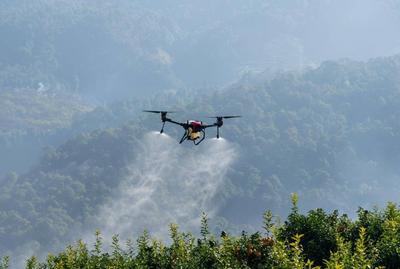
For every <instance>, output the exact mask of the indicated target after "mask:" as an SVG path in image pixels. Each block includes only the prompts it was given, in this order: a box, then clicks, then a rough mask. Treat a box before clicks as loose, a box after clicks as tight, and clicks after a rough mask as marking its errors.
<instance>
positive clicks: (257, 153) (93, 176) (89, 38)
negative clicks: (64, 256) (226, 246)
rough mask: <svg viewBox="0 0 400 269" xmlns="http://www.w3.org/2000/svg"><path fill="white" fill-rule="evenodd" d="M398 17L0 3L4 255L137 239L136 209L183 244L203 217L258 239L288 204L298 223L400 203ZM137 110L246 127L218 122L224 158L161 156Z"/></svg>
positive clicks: (372, 4)
mask: <svg viewBox="0 0 400 269" xmlns="http://www.w3.org/2000/svg"><path fill="white" fill-rule="evenodd" d="M399 11H400V4H399V2H398V1H393V0H385V1H377V0H355V1H345V0H339V1H329V0H323V1H320V0H311V1H306V0H299V1H289V0H288V1H286V0H284V1H261V0H260V1H258V0H254V1H241V0H240V1H234V2H232V1H212V0H205V1H202V2H201V3H200V2H199V3H195V2H187V1H178V0H173V1H168V4H167V3H166V2H165V3H164V2H159V3H156V2H144V1H128V0H118V1H112V2H110V1H96V2H95V3H94V2H93V3H88V2H87V1H83V0H70V1H64V0H60V1H58V0H57V1H50V0H38V1H34V2H32V1H28V0H21V1H17V2H16V1H10V0H4V1H1V2H0V36H1V41H0V183H1V184H2V188H1V189H0V242H1V243H0V253H11V254H16V255H17V254H20V253H25V250H27V249H30V250H32V251H33V252H32V253H43V251H48V250H50V249H52V250H53V251H54V250H57V249H60V248H62V247H64V246H65V244H66V243H67V242H71V241H73V240H75V239H77V238H78V237H82V236H87V234H88V233H91V232H93V231H94V229H95V228H97V227H100V228H102V229H103V230H106V231H107V233H112V232H113V231H112V230H118V231H119V232H121V233H123V234H124V235H126V234H128V233H129V230H131V228H132V231H134V232H135V233H136V232H138V231H139V230H142V229H144V228H145V226H146V222H145V221H143V222H139V223H137V222H133V220H131V219H129V215H134V216H143V215H141V213H142V212H140V209H141V208H140V207H139V206H137V207H136V206H132V205H130V206H125V204H124V203H129V201H132V200H134V201H136V202H135V205H136V204H139V205H140V204H141V202H143V204H144V206H145V208H146V209H149V208H150V209H152V210H153V211H152V210H148V211H149V212H150V213H151V212H152V213H154V212H161V213H165V212H164V211H168V210H166V209H170V211H172V212H175V213H176V214H175V213H174V214H171V215H177V216H172V217H171V216H170V215H168V214H162V216H161V215H160V217H159V219H160V220H162V221H165V222H166V221H167V220H169V219H175V220H181V221H182V222H185V224H187V227H189V228H191V227H193V226H191V225H192V224H193V223H198V222H196V221H197V220H198V218H197V217H195V216H194V215H196V214H197V213H199V212H198V211H199V210H200V209H204V210H206V211H208V210H209V211H210V212H209V213H210V216H211V217H212V219H213V223H212V225H213V227H214V229H216V230H221V229H224V230H226V231H237V230H241V229H242V228H243V227H245V228H246V229H248V230H253V229H255V228H257V227H258V226H259V225H260V222H261V217H260V216H261V215H262V212H263V211H264V210H266V209H271V210H272V211H273V212H275V213H276V214H279V215H281V216H285V215H286V213H287V212H288V209H289V207H290V203H289V201H288V197H289V195H290V193H292V192H297V193H298V194H299V196H300V198H301V206H302V209H303V210H306V209H310V208H315V207H323V208H325V209H329V210H330V209H336V208H337V209H340V210H342V211H343V212H346V213H352V212H355V210H356V209H357V207H358V206H365V207H367V208H371V207H372V206H374V205H383V204H384V203H386V202H387V201H388V200H392V201H395V202H396V201H398V195H399V193H400V189H399V187H398V180H399V175H400V170H399V167H398V163H399V156H400V155H399V152H400V143H399V141H400V131H399V130H400V126H399V122H400V114H399V110H398V108H399V107H400V56H399V54H398V53H400V35H398V29H399V28H400V16H399V15H398V14H399ZM143 109H173V110H178V111H180V113H177V114H174V115H173V116H174V118H176V119H177V120H186V119H187V117H189V118H193V119H200V120H206V117H207V116H214V115H219V114H241V115H243V118H242V119H235V120H229V121H228V120H227V121H226V122H225V125H224V127H223V128H222V129H221V135H222V136H223V137H224V138H225V139H226V140H224V144H215V143H214V142H215V141H213V140H209V141H207V143H209V144H207V145H201V146H200V147H193V146H192V145H190V144H182V145H178V143H177V141H174V139H175V140H178V137H180V136H181V135H182V134H181V131H182V130H181V129H179V128H176V127H175V126H169V125H168V126H167V127H166V130H165V131H166V133H167V134H168V135H169V137H168V138H167V137H163V138H162V139H164V140H165V141H166V144H165V145H164V144H162V143H160V142H161V141H163V140H157V139H155V136H151V135H150V134H149V132H151V131H154V130H159V128H160V124H159V122H158V121H159V118H158V117H157V116H155V115H144V114H143V113H141V111H142V110H143ZM214 135H215V134H214V132H213V130H210V131H209V132H207V136H208V137H207V138H212V137H213V136H214ZM174 142H176V145H175V144H174ZM210 145H213V146H210ZM175 146H176V147H175ZM207 146H209V147H210V148H211V149H210V150H209V151H207V150H206V149H207ZM212 149H214V151H213V150H212ZM154 150H157V151H160V152H164V153H165V154H166V153H168V154H166V155H167V156H166V155H165V154H164V155H163V154H160V155H158V154H154V152H153V151H154ZM224 154H225V155H226V158H224V156H223V155H224ZM170 155H171V156H170ZM142 156H143V158H142ZM168 156H170V158H168ZM204 156H208V157H209V159H207V158H204ZM196 157H198V158H200V157H202V158H200V159H196ZM219 159H223V160H225V161H226V160H229V161H226V162H218V160H219ZM145 160H154V163H151V162H150V164H149V163H147V162H145ZM178 164H182V167H180V166H179V167H180V169H171V168H174V167H175V166H177V165H178ZM146 165H147V166H146ZM139 166H140V167H142V166H146V167H150V168H152V169H150V173H149V174H146V173H145V172H146V171H145V170H144V169H140V167H139ZM202 167H205V168H204V169H202ZM174 172H175V174H174ZM194 172H195V173H196V175H193V173H194ZM163 175H168V178H167V179H165V178H163ZM187 175H191V176H187ZM193 178H195V179H199V182H201V184H200V183H199V182H198V181H196V182H195V183H197V185H196V184H194V183H193V182H192V183H193V184H192V185H190V184H189V183H190V182H191V181H190V179H193ZM145 179H149V180H145ZM202 180H204V181H202ZM179 182H183V183H184V184H183V185H182V186H179V188H175V186H176V185H177V184H179ZM158 183H160V184H158ZM124 187H126V188H124ZM139 187H140V188H139ZM136 188H139V189H140V190H143V189H144V191H143V193H142V192H140V193H139V192H138V189H136ZM190 188H195V190H196V192H194V193H192V192H191V191H190ZM207 188H208V190H209V189H212V191H211V192H210V193H211V194H210V193H208V194H204V189H206V190H207ZM177 189H178V190H177ZM119 192H121V195H120V197H119V196H118V193H119ZM156 192H160V193H161V194H160V197H162V199H156V198H154V197H156V196H155V194H154V193H156ZM178 192H180V196H179V197H182V199H178V198H179V197H178V198H176V197H177V195H176V194H177V193H178ZM137 193H139V194H138V195H137V196H136V194H137ZM144 194H146V195H147V196H146V195H144ZM141 195H144V196H141ZM207 195H209V196H207ZM143 197H144V198H143ZM149 197H150V198H149ZM157 197H158V196H157ZM190 197H194V198H193V199H191V200H192V201H195V202H193V203H189V202H187V203H185V201H183V200H185V199H187V200H190ZM141 198H143V199H141ZM162 203H166V206H164V205H161V204H162ZM196 203H198V204H202V205H203V206H202V208H200V206H198V205H197V204H196ZM210 205H212V206H210ZM185 206H186V207H185ZM122 207H123V208H124V209H125V210H124V211H122V210H121V211H118V208H122ZM181 207H182V208H183V209H182V210H181V211H180V210H179V209H180V208H181ZM110 208H111V209H112V211H113V213H114V214H113V216H115V219H118V221H116V220H110V219H108V220H106V218H105V216H109V214H108V213H107V210H110ZM149 212H147V211H146V212H145V213H149ZM188 212H189V213H188ZM150 213H149V214H150ZM161 213H160V214H161ZM148 216H150V217H149V219H152V217H154V219H157V215H156V214H155V213H154V214H153V215H151V214H150V215H148ZM102 217H103V218H102ZM173 217H175V218H173ZM138 218H140V217H138ZM99 219H102V220H104V223H100V222H102V221H99ZM142 219H146V218H145V217H142ZM119 220H121V223H123V224H124V225H122V224H121V226H124V227H120V226H118V225H116V224H115V222H117V224H119ZM162 221H160V222H162ZM96 222H97V223H96ZM110 223H111V224H110ZM152 225H153V226H152V227H151V228H152V229H153V231H154V232H155V233H158V234H163V232H165V231H162V230H159V231H158V229H159V227H163V228H165V227H166V226H167V223H157V222H152ZM95 226H96V227H95ZM160 229H161V228H160ZM132 236H133V237H135V236H136V234H133V235H132ZM29 253H31V252H29Z"/></svg>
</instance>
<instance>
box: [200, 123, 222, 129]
mask: <svg viewBox="0 0 400 269" xmlns="http://www.w3.org/2000/svg"><path fill="white" fill-rule="evenodd" d="M217 126H218V124H217V123H213V124H207V125H203V126H202V127H203V129H206V128H210V127H217Z"/></svg>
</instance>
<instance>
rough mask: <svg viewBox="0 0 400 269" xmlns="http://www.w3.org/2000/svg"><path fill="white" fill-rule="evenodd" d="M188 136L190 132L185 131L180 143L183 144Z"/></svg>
mask: <svg viewBox="0 0 400 269" xmlns="http://www.w3.org/2000/svg"><path fill="white" fill-rule="evenodd" d="M187 138H188V134H187V131H185V133H184V134H183V136H182V138H181V141H179V144H182V142H183V141H185V140H186V139H187Z"/></svg>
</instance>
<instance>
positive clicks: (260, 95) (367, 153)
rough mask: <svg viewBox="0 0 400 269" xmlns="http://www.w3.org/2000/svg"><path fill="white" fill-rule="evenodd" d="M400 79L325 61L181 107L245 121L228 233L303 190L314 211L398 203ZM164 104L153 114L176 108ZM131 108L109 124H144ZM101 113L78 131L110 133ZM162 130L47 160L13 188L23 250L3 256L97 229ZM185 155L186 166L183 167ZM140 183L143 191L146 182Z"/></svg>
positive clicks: (397, 60)
mask: <svg viewBox="0 0 400 269" xmlns="http://www.w3.org/2000/svg"><path fill="white" fill-rule="evenodd" d="M399 74H400V57H399V56H394V57H388V58H378V59H373V60H370V61H368V62H357V61H349V60H347V61H340V62H325V63H323V64H322V65H321V66H319V67H318V68H316V69H310V70H307V71H302V72H286V73H280V74H277V75H276V76H275V77H273V78H270V79H267V80H265V79H264V80H263V79H262V78H254V79H250V78H249V79H248V80H242V81H241V82H238V83H237V84H236V85H234V86H232V87H231V88H228V89H225V90H221V91H217V92H214V93H212V94H206V95H202V96H199V97H198V98H197V99H195V100H190V98H188V103H187V104H186V105H180V106H177V107H175V108H178V109H181V110H182V111H191V112H190V113H191V114H192V115H195V114H197V115H203V113H208V114H209V115H213V114H219V113H227V112H230V111H235V112H236V113H238V114H242V115H244V118H243V119H242V120H237V121H230V122H228V121H227V122H226V125H225V126H224V128H223V129H222V130H221V131H222V135H223V137H225V138H226V139H227V140H228V141H230V143H231V144H232V146H233V147H235V148H236V150H237V154H238V155H237V158H236V160H235V162H234V164H233V165H231V166H230V167H229V169H228V170H227V173H226V175H225V179H224V182H223V184H222V185H221V186H220V187H219V188H218V192H217V194H216V196H215V197H216V198H217V200H215V201H217V203H218V204H215V206H216V208H218V210H217V211H216V212H214V215H213V218H214V220H215V221H216V224H215V225H216V227H219V228H217V229H228V230H229V229H234V228H232V227H234V226H235V225H238V226H239V227H240V225H253V226H254V227H257V226H258V225H260V215H261V214H262V212H263V211H264V210H265V209H272V210H273V211H274V212H276V213H280V214H281V215H283V216H284V215H285V214H286V212H287V209H288V208H289V206H290V205H289V204H288V199H287V197H288V196H289V194H290V193H292V192H294V191H296V192H298V193H299V196H300V198H301V200H302V206H303V208H304V209H310V208H314V207H316V206H317V207H323V208H326V209H332V208H339V209H341V210H342V211H343V212H348V213H350V212H354V211H355V209H356V208H357V207H358V206H360V205H361V206H365V207H368V208H370V207H372V206H373V205H382V204H384V203H385V202H386V201H387V200H393V201H396V198H397V197H398V194H399V191H400V190H399V189H398V184H397V182H398V175H399V172H400V171H399V170H398V169H399V168H398V166H397V163H398V160H399V142H398V141H400V137H399V136H400V132H399V122H400V121H399V117H400V114H399V112H398V110H397V107H398V106H399V105H400V91H399V86H400V81H399V77H400V76H399ZM260 81H262V82H260ZM227 93H229V98H226V96H227ZM177 94H179V93H177ZM162 96H163V95H159V96H158V97H157V99H153V100H152V101H149V104H148V105H152V106H161V105H164V104H165V101H164V102H162V101H161V99H163V97H162ZM165 96H166V97H165V100H168V99H169V98H171V94H167V95H165ZM181 98H182V96H181ZM172 99H173V98H172ZM167 103H168V102H167ZM221 104H222V105H221ZM171 105H172V104H171ZM125 106H127V107H131V109H128V108H126V109H121V106H115V107H114V108H112V107H109V108H108V109H109V112H108V114H104V115H113V117H115V118H119V115H120V118H129V117H127V115H132V116H133V115H136V116H138V114H137V112H135V108H134V107H135V106H137V104H135V103H134V102H133V103H131V104H130V105H129V104H127V103H125ZM127 111H131V112H129V113H128V112H127ZM93 113H94V112H93V110H91V111H88V112H86V113H84V114H82V115H81V116H80V117H78V118H77V119H76V120H77V121H84V120H85V118H86V119H88V121H92V122H97V124H98V126H100V125H101V124H103V123H102V120H105V121H107V120H109V119H110V117H109V118H97V119H96V120H94V119H93V118H92V117H91V116H90V115H91V114H93ZM135 113H136V114H135ZM190 113H188V114H190ZM85 114H87V115H85ZM95 114H96V113H95ZM176 117H177V118H182V117H184V113H183V115H180V114H177V115H176ZM150 119H151V120H150ZM157 121H158V118H157V117H155V118H153V117H151V116H149V117H147V116H146V117H145V118H142V119H140V118H138V120H135V121H132V122H131V123H127V122H128V121H126V122H125V124H122V123H121V124H122V125H120V127H118V128H115V127H113V128H107V129H99V130H97V131H94V132H84V133H82V134H80V135H78V136H76V137H75V138H73V139H71V140H69V141H68V142H66V143H65V144H63V145H62V146H61V147H59V148H56V149H49V150H47V152H46V153H45V154H44V156H43V158H42V159H41V160H40V162H39V163H38V165H35V166H34V167H33V168H32V169H31V170H30V171H29V172H28V173H24V174H21V175H16V174H9V175H8V176H6V177H4V178H3V179H2V183H3V188H2V191H1V194H0V200H1V211H0V212H1V215H2V216H6V217H4V218H2V227H3V230H2V232H1V235H0V238H1V239H2V240H1V242H13V243H12V244H10V243H6V244H4V245H2V250H3V251H5V250H10V249H15V248H17V247H19V246H22V245H26V244H29V242H36V244H40V245H42V248H39V247H38V248H37V249H38V250H39V249H47V248H49V247H51V246H56V245H59V244H60V242H66V241H68V240H71V238H76V236H77V235H76V234H74V231H78V230H85V229H86V228H87V227H89V228H90V227H92V226H91V225H93V223H92V222H91V221H92V220H93V218H95V217H96V215H97V214H98V212H99V211H98V210H99V208H100V207H103V206H107V203H110V202H112V201H113V200H115V199H116V198H115V196H114V195H115V191H116V190H118V186H120V184H122V183H123V182H124V181H125V180H126V179H127V175H128V174H129V173H128V171H129V169H130V168H131V167H132V162H133V160H134V159H135V158H136V159H137V158H139V159H140V158H145V156H147V155H146V154H147V153H144V155H141V154H143V153H141V152H143V147H144V146H143V145H144V142H143V136H144V134H145V133H146V132H147V131H148V130H151V129H153V130H154V129H158V128H159V127H160V126H159V124H158V123H157ZM72 126H73V124H72ZM180 131H181V130H180V129H177V128H175V127H173V126H168V127H167V129H166V132H167V133H169V134H170V135H171V136H172V138H174V137H175V135H177V137H178V136H179V135H180ZM208 134H209V135H210V136H212V135H213V134H212V132H209V133H208ZM157 143H159V141H158V142H157ZM176 147H184V148H185V150H188V151H189V152H188V153H187V154H190V155H192V154H194V153H193V151H194V150H197V148H194V149H193V147H192V146H191V145H186V144H185V145H180V146H179V145H178V143H177V141H176ZM144 149H145V148H144ZM144 152H146V151H144ZM150 152H151V151H150ZM150 152H149V153H150ZM167 152H168V151H167ZM139 153H140V154H139ZM138 154H139V155H138ZM184 155H185V153H183V156H184ZM174 156H175V155H171V158H173V159H174V158H178V159H177V160H176V161H178V162H179V158H180V157H179V156H175V157H174ZM183 158H184V157H183ZM219 158H223V157H221V156H220V157H219ZM194 160H195V159H194ZM172 161H173V160H172V159H171V162H172ZM199 164H201V161H200V160H199ZM172 177H173V175H172V174H171V178H172ZM129 178H130V180H131V181H130V182H132V184H133V183H135V182H137V181H138V180H139V179H140V176H138V177H137V176H136V177H129ZM183 182H185V180H183ZM183 182H182V183H183ZM174 184H178V183H177V182H175V183H174ZM166 190H167V189H165V191H166ZM159 191H162V190H159ZM162 192H164V191H162ZM188 195H190V194H188ZM165 197H166V199H165V200H163V203H167V204H168V203H171V206H173V203H174V201H175V202H176V200H174V199H172V197H174V195H173V194H172V193H171V196H168V195H167V196H165ZM168 197H171V200H168ZM110 199H111V200H110ZM132 199H133V198H132ZM128 200H129V199H128ZM122 201H127V200H126V199H125V200H122ZM155 203H156V202H155ZM217 205H218V206H217ZM120 206H121V208H124V206H123V205H120ZM114 211H115V210H114ZM128 223H131V225H135V224H137V222H135V221H134V220H132V222H128ZM98 225H100V224H99V223H98ZM165 225H166V224H162V226H163V227H165ZM15 227H18V229H16V228H15ZM72 227H73V228H72ZM71 228H72V229H71ZM143 228H144V227H143ZM139 229H140V228H139ZM154 229H155V230H154V231H156V230H157V228H154ZM78 236H81V235H78Z"/></svg>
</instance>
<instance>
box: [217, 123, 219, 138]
mask: <svg viewBox="0 0 400 269" xmlns="http://www.w3.org/2000/svg"><path fill="white" fill-rule="evenodd" d="M217 138H219V127H218V126H217Z"/></svg>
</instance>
